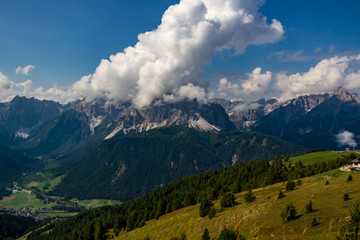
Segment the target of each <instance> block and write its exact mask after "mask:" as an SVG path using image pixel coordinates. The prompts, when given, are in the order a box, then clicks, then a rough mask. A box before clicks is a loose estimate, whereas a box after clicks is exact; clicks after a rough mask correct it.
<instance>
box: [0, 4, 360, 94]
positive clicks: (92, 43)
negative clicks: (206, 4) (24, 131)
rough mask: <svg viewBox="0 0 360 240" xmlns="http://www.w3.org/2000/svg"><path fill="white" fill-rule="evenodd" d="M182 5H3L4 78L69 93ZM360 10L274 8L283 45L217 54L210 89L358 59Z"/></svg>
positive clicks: (267, 7)
mask: <svg viewBox="0 0 360 240" xmlns="http://www.w3.org/2000/svg"><path fill="white" fill-rule="evenodd" d="M178 2H179V1H174V0H167V1H165V0H155V1H144V0H132V1H118V0H101V1H100V0H86V1H85V0H76V1H73V0H72V1H71V0H67V1H65V0H63V1H58V0H53V1H45V0H34V1H20V0H11V1H9V0H2V1H0V72H1V73H2V74H4V75H6V76H7V78H8V79H9V80H11V81H14V82H15V83H20V82H23V81H25V80H27V79H31V80H32V82H33V84H34V86H35V87H39V86H43V87H44V88H49V87H51V86H53V85H54V84H56V85H57V86H59V87H67V86H70V85H71V84H72V83H74V82H76V81H78V80H80V79H81V77H83V76H85V75H88V74H92V73H94V72H95V70H96V67H97V66H98V65H99V63H100V61H101V59H108V58H109V56H110V55H111V54H116V53H117V52H121V51H123V49H124V48H126V47H128V46H134V45H135V44H136V43H137V41H138V39H137V37H138V34H140V33H143V32H146V31H151V30H154V29H156V28H157V26H158V25H159V24H160V23H161V17H162V15H163V13H164V12H165V10H166V9H167V8H168V7H169V6H170V5H173V4H176V3H178ZM359 9H360V2H359V1H356V0H345V1H320V0H312V1H310V0H302V1H284V0H267V1H266V2H265V4H264V5H263V6H262V7H261V8H260V9H259V12H260V13H261V14H262V15H263V16H266V17H267V19H268V23H269V24H270V23H271V19H277V20H278V21H280V22H281V24H282V26H283V28H284V30H285V33H284V35H283V37H282V38H281V39H280V40H278V41H276V42H275V43H265V44H260V45H249V46H248V47H247V48H246V50H245V52H244V53H243V54H240V55H237V54H235V51H234V50H233V49H232V50H227V51H221V52H217V53H216V54H215V55H214V56H213V58H212V61H211V63H210V64H208V65H206V66H205V67H204V69H205V72H206V79H207V80H208V81H209V84H210V89H215V88H216V85H217V83H218V82H219V79H220V78H222V77H226V78H227V80H228V81H230V82H231V81H232V82H233V81H237V79H238V78H243V77H244V76H247V74H248V73H251V72H252V71H253V70H254V69H255V68H257V67H261V68H262V71H271V72H272V73H273V75H275V74H276V73H278V72H282V71H284V72H286V73H288V74H292V73H296V72H306V71H308V70H309V68H310V67H313V66H316V65H317V64H318V63H319V62H320V61H321V60H323V59H329V58H332V57H334V56H353V55H358V54H359V53H360V27H359V23H360V20H359V17H358V11H359ZM27 65H33V66H35V68H34V69H32V70H30V71H29V73H28V75H27V76H24V75H21V74H16V72H15V70H16V68H17V67H19V66H21V67H25V66H27ZM355 70H357V69H355ZM352 71H353V70H352ZM359 80H360V79H359ZM263 94H264V93H263ZM271 94H272V93H269V92H267V93H266V94H265V95H266V96H267V97H270V96H271ZM225 95H226V94H225ZM228 97H230V98H231V96H230V95H229V96H228Z"/></svg>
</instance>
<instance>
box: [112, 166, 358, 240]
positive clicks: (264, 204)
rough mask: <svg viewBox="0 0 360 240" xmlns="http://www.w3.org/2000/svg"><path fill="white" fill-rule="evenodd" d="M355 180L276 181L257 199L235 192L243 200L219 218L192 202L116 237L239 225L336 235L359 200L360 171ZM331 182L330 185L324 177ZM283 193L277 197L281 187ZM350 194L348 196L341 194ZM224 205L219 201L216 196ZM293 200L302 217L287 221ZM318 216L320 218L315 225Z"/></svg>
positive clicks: (216, 230)
mask: <svg viewBox="0 0 360 240" xmlns="http://www.w3.org/2000/svg"><path fill="white" fill-rule="evenodd" d="M351 174H352V177H353V181H351V182H347V177H348V175H349V173H344V172H340V171H339V170H334V171H330V172H327V173H323V174H320V175H316V176H312V177H308V178H304V179H302V185H300V186H297V187H296V189H295V190H294V191H291V192H286V191H285V185H286V183H278V184H275V185H271V186H268V187H265V188H259V189H256V190H255V191H254V193H255V196H256V201H255V202H253V203H250V204H246V203H245V202H244V194H245V192H242V193H240V194H236V201H237V202H238V203H239V205H236V206H234V207H232V208H227V209H225V210H224V211H222V212H218V213H217V215H216V217H215V218H213V219H209V218H208V217H205V218H201V217H199V205H195V206H190V207H187V208H184V209H180V210H177V211H175V212H172V213H169V214H166V215H164V216H162V217H160V218H159V219H158V220H151V221H149V222H147V223H146V225H145V226H144V227H142V228H138V229H135V230H133V231H131V232H126V231H122V232H121V233H120V234H119V236H118V237H116V238H114V239H117V240H122V239H133V240H136V239H139V240H143V239H145V237H147V236H149V237H150V239H158V240H162V239H164V240H165V239H166V240H168V239H171V238H172V237H179V236H180V235H181V234H182V233H185V234H186V235H187V237H188V239H201V235H202V233H203V231H204V229H205V228H208V229H209V232H210V236H211V237H218V236H219V234H220V232H221V230H222V229H223V228H224V227H227V228H230V229H233V230H238V231H239V232H240V233H241V234H242V235H244V236H245V237H246V238H247V239H253V238H258V239H318V240H321V239H336V236H337V235H338V231H339V228H340V226H341V225H342V223H343V222H344V221H346V219H347V218H348V216H349V209H351V208H352V207H353V205H354V203H355V202H356V201H357V200H359V199H360V188H359V184H358V182H359V181H360V174H359V173H358V172H357V173H351ZM326 181H329V185H325V182H326ZM280 190H282V191H283V192H284V193H285V197H284V198H282V199H277V197H278V194H279V191H280ZM345 193H349V195H350V200H348V201H344V200H343V195H344V194H345ZM310 200H311V201H312V203H313V208H314V212H312V213H306V211H305V206H306V204H308V203H309V201H310ZM214 203H215V208H217V209H220V201H219V200H216V201H214ZM289 203H292V204H294V205H295V207H296V210H297V216H298V218H297V219H296V220H294V221H291V222H289V223H286V224H283V223H282V219H281V217H280V214H281V212H282V211H283V210H284V208H285V206H286V205H287V204H289ZM313 217H315V218H316V219H317V221H318V222H319V224H318V225H316V226H311V223H312V219H313Z"/></svg>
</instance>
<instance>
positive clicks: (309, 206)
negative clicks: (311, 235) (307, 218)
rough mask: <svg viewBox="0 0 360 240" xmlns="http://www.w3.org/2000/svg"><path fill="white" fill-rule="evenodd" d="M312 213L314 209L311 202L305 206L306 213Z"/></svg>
mask: <svg viewBox="0 0 360 240" xmlns="http://www.w3.org/2000/svg"><path fill="white" fill-rule="evenodd" d="M313 211H314V209H313V207H312V201H310V202H309V203H308V204H306V213H311V212H313Z"/></svg>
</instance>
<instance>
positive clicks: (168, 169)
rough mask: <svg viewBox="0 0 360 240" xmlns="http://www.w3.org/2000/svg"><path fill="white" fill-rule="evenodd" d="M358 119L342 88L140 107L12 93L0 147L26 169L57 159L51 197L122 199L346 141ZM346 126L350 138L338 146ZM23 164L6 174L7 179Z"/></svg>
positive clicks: (358, 108)
mask: <svg viewBox="0 0 360 240" xmlns="http://www.w3.org/2000/svg"><path fill="white" fill-rule="evenodd" d="M359 123H360V97H359V96H357V95H356V94H354V93H350V92H349V91H347V90H346V89H343V88H339V89H337V90H336V91H334V92H333V93H331V94H328V93H326V94H318V95H308V96H299V97H296V98H294V99H290V100H287V101H277V100H275V99H270V100H267V101H266V100H264V99H260V100H258V101H256V102H241V101H228V100H224V99H211V100H209V101H208V102H207V103H199V102H198V101H196V100H191V101H190V100H184V101H180V102H167V103H164V102H160V101H158V102H156V103H154V104H153V105H151V106H149V107H146V108H142V109H137V108H135V107H134V106H133V105H131V104H130V103H124V104H111V103H108V102H107V101H106V100H105V99H95V100H92V101H87V100H86V99H82V100H77V101H74V102H71V103H69V104H66V105H61V104H59V103H57V102H53V101H47V100H43V101H41V100H37V99H34V98H30V99H29V98H25V97H18V96H17V97H15V98H14V99H13V100H12V101H11V102H7V103H1V104H0V125H1V126H2V128H1V131H0V145H2V146H4V149H8V148H7V147H9V148H12V150H10V149H9V151H7V152H11V153H14V154H12V156H16V157H14V159H16V161H17V162H23V160H24V159H25V160H24V161H28V162H29V163H31V164H33V163H34V164H33V165H31V166H35V165H36V166H41V167H44V166H46V164H47V161H48V160H49V159H52V160H53V159H56V161H57V163H56V164H55V166H56V167H55V168H54V169H52V171H54V172H56V175H60V174H64V175H65V178H64V179H63V181H62V182H61V184H59V185H58V186H57V188H56V189H55V191H54V192H53V194H57V195H62V196H67V197H77V198H104V197H106V198H116V199H119V200H123V201H125V200H128V199H131V198H133V197H136V196H139V195H142V194H144V193H146V192H149V191H151V190H153V189H156V188H159V187H161V186H163V185H166V184H167V183H169V182H171V181H173V180H175V179H177V178H179V177H182V176H186V175H194V174H199V173H201V172H204V171H208V170H212V169H219V168H222V167H226V166H230V165H234V164H237V163H239V162H246V161H249V160H256V159H264V158H267V159H270V158H274V157H276V156H280V155H291V154H294V153H298V152H301V151H304V150H305V149H310V148H325V149H342V148H345V147H348V145H351V146H352V147H354V142H355V144H356V140H357V139H356V136H358V135H360V128H359V127H358V126H360V125H359ZM345 131H347V132H349V133H350V134H353V135H352V136H353V138H354V139H353V142H352V143H347V142H344V141H343V142H339V139H338V138H337V136H338V134H339V133H342V132H345ZM256 132H257V133H256ZM279 138H280V139H279ZM281 139H282V140H281ZM341 144H342V145H341ZM346 144H348V145H346ZM5 146H6V147H5ZM28 157H38V158H37V159H33V158H28ZM26 159H28V160H26ZM29 159H31V160H29ZM16 161H15V160H14V161H12V160H9V162H16ZM39 162H40V164H39ZM3 165H4V166H8V167H10V168H11V166H13V165H11V164H9V163H7V165H6V164H3ZM22 165H24V166H30V165H26V164H22ZM16 166H18V165H16ZM22 170H23V168H17V169H16V171H8V172H9V173H13V174H12V176H11V179H16V178H17V177H20V175H21V173H22ZM40 170H41V169H40ZM4 171H7V170H6V169H5V168H4ZM4 183H5V182H3V183H1V182H0V184H4ZM79 189H81V190H79Z"/></svg>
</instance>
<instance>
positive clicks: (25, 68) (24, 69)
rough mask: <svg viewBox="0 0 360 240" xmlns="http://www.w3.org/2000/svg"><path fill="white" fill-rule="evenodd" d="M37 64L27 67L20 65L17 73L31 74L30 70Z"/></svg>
mask: <svg viewBox="0 0 360 240" xmlns="http://www.w3.org/2000/svg"><path fill="white" fill-rule="evenodd" d="M34 68H35V66H33V65H27V66H25V67H21V66H18V67H17V68H16V70H15V72H16V74H22V75H25V76H28V75H29V72H30V70H32V69H34Z"/></svg>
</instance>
